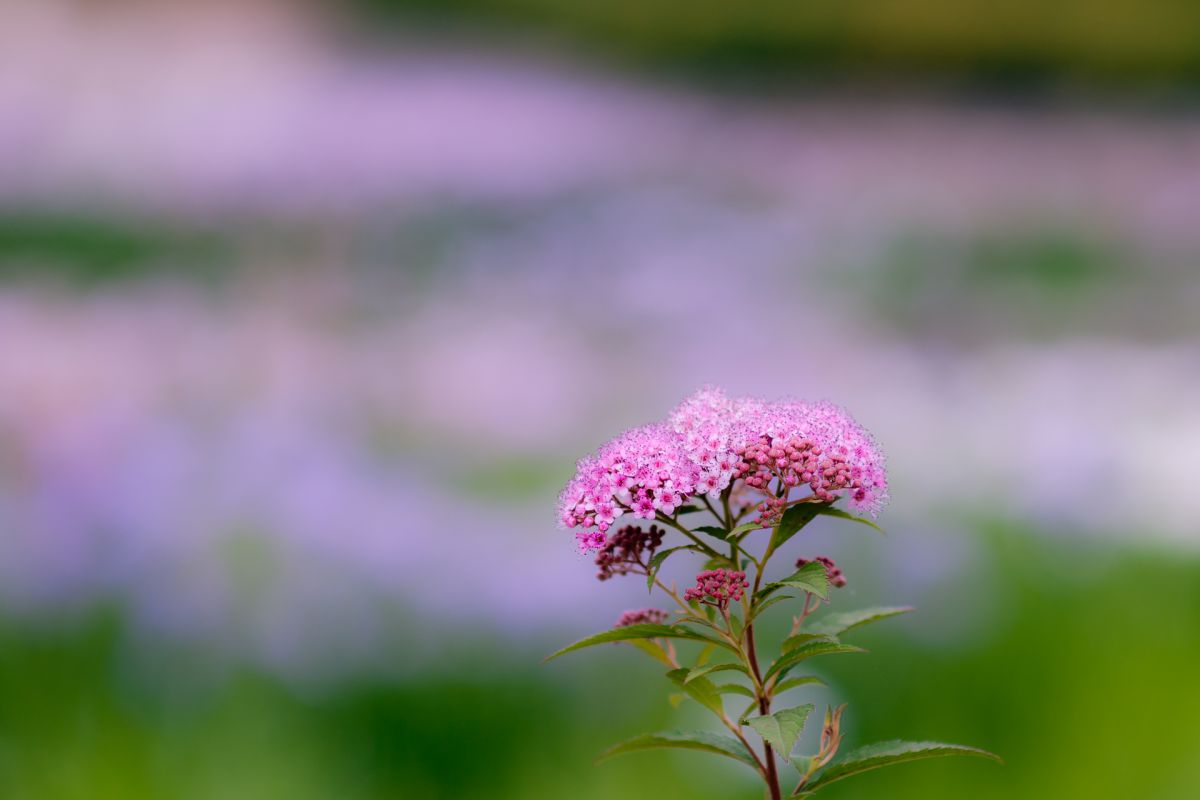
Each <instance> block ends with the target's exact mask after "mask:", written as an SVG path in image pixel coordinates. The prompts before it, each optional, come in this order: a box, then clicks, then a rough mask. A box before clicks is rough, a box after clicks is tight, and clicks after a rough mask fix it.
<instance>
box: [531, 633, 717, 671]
mask: <svg viewBox="0 0 1200 800" xmlns="http://www.w3.org/2000/svg"><path fill="white" fill-rule="evenodd" d="M658 638H662V639H692V640H695V641H701V642H713V640H712V639H710V638H709V637H707V636H704V635H702V634H700V633H698V632H697V631H694V630H692V629H690V628H685V627H683V626H682V625H651V624H647V625H627V626H625V627H624V628H613V629H612V630H608V631H604V632H603V633H597V634H596V635H595V636H589V637H587V638H586V639H580V640H579V641H578V642H574V643H573V644H569V645H567V646H566V647H564V648H563V649H561V650H559V651H557V652H554V653H551V654H550V655H548V656H546V658H544V659H543V663H545V662H546V661H551V660H553V659H556V658H558V657H559V656H561V655H566V654H567V653H570V652H573V651H575V650H582V649H583V648H585V647H592V646H593V645H597V644H605V643H607V642H623V641H626V640H628V639H658ZM713 643H714V644H717V642H713ZM720 644H721V645H722V646H723V647H728V648H729V649H733V648H731V647H729V645H728V644H725V643H720Z"/></svg>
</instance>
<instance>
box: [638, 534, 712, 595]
mask: <svg viewBox="0 0 1200 800" xmlns="http://www.w3.org/2000/svg"><path fill="white" fill-rule="evenodd" d="M680 550H695V551H696V552H697V553H699V552H701V551H700V548H698V547H696V546H695V545H694V544H685V545H681V546H679V547H669V548H667V549H666V550H659V551H658V552H657V553H655V554H654V556H653V557H652V558H651V559H650V564H649V565H648V566H649V569H647V570H646V589H647V590H650V591H653V589H654V579H655V578H657V577H658V571H659V570H660V569H662V565H663V562H664V561H666V560H667V558H669V557H670V556H671V554H672V553H678V552H679V551H680Z"/></svg>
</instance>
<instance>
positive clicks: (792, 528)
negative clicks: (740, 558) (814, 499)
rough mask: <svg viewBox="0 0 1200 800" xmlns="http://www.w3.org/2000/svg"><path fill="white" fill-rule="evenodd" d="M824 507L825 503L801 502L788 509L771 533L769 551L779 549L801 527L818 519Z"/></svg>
mask: <svg viewBox="0 0 1200 800" xmlns="http://www.w3.org/2000/svg"><path fill="white" fill-rule="evenodd" d="M822 507H825V504H824V503H799V504H797V505H794V506H792V507H791V508H789V509H786V510H785V511H784V512H783V516H782V517H780V518H779V523H778V524H777V525H776V526H775V530H774V532H773V533H772V534H771V542H770V544H768V545H767V552H768V553H772V552H774V551H776V550H778V549H779V548H780V547H781V546H782V545H783V543H784V542H786V541H787V540H788V539H791V538H792V537H793V536H795V535H796V534H797V533H799V532H800V529H801V528H803V527H804V526H805V525H807V524H808V523H810V522H812V521H813V520H814V519H816V516H817V514H820V513H821V508H822Z"/></svg>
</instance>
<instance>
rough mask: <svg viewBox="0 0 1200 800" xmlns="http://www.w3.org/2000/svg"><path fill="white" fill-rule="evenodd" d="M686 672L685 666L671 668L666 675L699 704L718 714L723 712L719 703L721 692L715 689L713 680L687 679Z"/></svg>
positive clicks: (723, 709)
mask: <svg viewBox="0 0 1200 800" xmlns="http://www.w3.org/2000/svg"><path fill="white" fill-rule="evenodd" d="M688 672H689V670H688V669H686V668H680V669H673V670H671V671H670V672H668V673H667V677H668V678H670V679H671V682H672V683H674V684H675V685H676V686H678V687H679V688H680V689H682V690H683V691H684V692H686V693H687V695H688V696H689V697H691V698H692V699H693V700H695V701H696V702H698V703H700V705H702V706H704V707H705V708H707V709H709V710H710V711H713V712H715V713H716V714H718V715H720V714H724V713H725V707H724V706H723V705H721V693H720V692H718V691H717V687H716V686H714V685H713V682H712V681H710V680H709V679H708V678H703V677H701V678H695V679H693V680H691V681H687V680H686V679H687V675H688Z"/></svg>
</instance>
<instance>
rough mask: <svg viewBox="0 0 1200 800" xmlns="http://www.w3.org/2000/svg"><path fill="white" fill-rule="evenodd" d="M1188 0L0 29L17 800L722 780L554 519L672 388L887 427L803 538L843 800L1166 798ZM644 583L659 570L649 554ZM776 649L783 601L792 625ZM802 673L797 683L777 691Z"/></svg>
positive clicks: (330, 14) (1180, 402)
mask: <svg viewBox="0 0 1200 800" xmlns="http://www.w3.org/2000/svg"><path fill="white" fill-rule="evenodd" d="M1198 31H1200V7H1197V6H1195V5H1194V4H1190V3H1182V2H1174V1H1173V0H1138V2H1134V0H1110V1H1109V2H1106V3H1104V4H1103V5H1097V4H1094V3H1082V2H1061V3H1056V4H1053V5H1049V6H1048V5H1046V4H1044V3H1032V2H1025V1H1024V0H1022V1H1021V2H1010V3H1005V4H1003V5H1001V6H996V5H995V4H981V3H962V2H952V1H951V0H841V2H837V3H832V2H826V1H825V0H816V2H809V3H784V2H763V3H736V2H732V1H730V2H726V0H693V2H690V3H680V2H675V0H640V1H639V2H636V3H634V2H626V1H625V0H618V1H613V2H608V3H601V4H580V3H569V2H565V0H452V1H450V0H443V2H429V1H428V0H351V1H350V2H342V3H336V4H335V3H332V2H328V3H321V2H317V1H316V0H311V2H308V3H292V2H284V0H223V1H220V2H218V1H215V0H205V1H204V2H201V0H194V1H185V0H172V1H171V2H166V0H162V2H150V0H142V1H141V2H138V1H136V0H107V1H106V0H86V1H85V0H74V2H70V1H67V0H36V1H35V0H27V1H26V2H22V0H8V1H7V2H5V3H3V4H0V796H4V797H11V798H22V799H25V798H30V799H32V800H43V799H45V800H56V799H58V798H63V799H64V800H65V799H68V798H70V799H73V798H121V799H122V800H137V799H140V798H185V799H187V800H191V799H192V798H195V799H196V800H200V799H201V798H222V799H223V798H286V799H287V800H302V799H303V798H331V797H337V798H347V799H348V800H357V799H358V798H364V799H365V798H412V799H413V800H424V799H425V798H454V799H455V800H469V799H471V798H551V797H572V798H581V799H585V798H625V797H629V798H640V797H647V798H658V799H659V800H671V799H673V798H690V797H697V796H703V797H710V798H715V797H729V798H747V799H748V798H754V797H758V796H759V792H758V789H757V788H756V785H755V783H754V781H753V780H752V777H753V776H752V775H750V774H749V773H746V774H742V773H741V772H739V771H738V770H739V768H738V767H736V766H731V765H727V762H720V761H719V760H713V759H709V758H708V757H706V756H703V755H696V754H691V753H678V754H675V753H655V754H647V755H638V756H630V757H628V758H627V759H623V760H617V761H614V762H611V763H606V764H604V765H602V766H600V767H593V766H592V759H593V757H594V756H595V755H596V754H598V753H599V752H600V751H602V750H603V749H604V748H606V747H607V746H608V745H610V744H612V743H613V742H616V741H619V740H621V739H624V738H627V737H629V736H632V735H634V734H637V733H640V732H642V731H646V730H655V729H661V728H676V727H689V726H691V725H693V724H703V718H702V715H701V713H700V712H699V711H698V710H697V709H696V708H688V707H687V706H686V705H685V706H684V707H682V708H680V709H678V710H675V709H672V708H670V707H669V706H668V704H667V702H666V699H665V698H666V694H667V692H666V691H665V689H666V687H667V684H666V682H665V681H664V680H663V678H662V677H661V675H660V674H659V673H660V672H661V670H660V669H659V668H657V667H656V666H654V665H653V664H651V663H650V662H648V661H647V660H645V659H642V658H641V657H640V655H639V654H637V653H636V652H634V651H633V650H631V649H629V648H622V647H612V648H601V649H599V650H594V651H592V652H591V653H590V654H582V655H580V656H577V657H569V658H565V659H562V660H561V661H556V662H554V663H553V664H551V665H548V666H542V665H541V664H540V663H539V662H540V659H541V658H542V656H543V655H545V654H546V653H547V652H550V651H551V650H553V649H555V648H556V647H558V646H560V645H561V644H563V643H565V642H567V641H572V640H574V639H576V638H579V637H581V636H583V635H585V634H587V633H591V632H594V631H597V630H601V629H603V628H605V627H607V626H609V625H611V624H612V622H613V621H614V620H615V619H616V617H617V616H618V614H619V613H620V612H621V611H623V610H625V609H627V608H636V607H640V606H643V605H645V604H646V602H647V601H646V599H645V594H644V589H642V588H640V581H637V580H635V579H628V580H626V581H620V580H617V581H613V582H611V583H606V584H603V585H601V584H600V583H598V582H597V581H595V580H594V578H593V574H594V569H593V568H592V566H591V564H590V562H589V561H588V560H587V559H584V558H582V557H580V556H578V555H576V553H575V549H574V545H573V540H572V537H571V536H570V535H569V534H566V533H564V532H562V531H558V530H556V528H555V522H554V503H555V497H556V494H557V492H558V490H559V488H560V487H561V485H562V484H563V483H564V482H565V481H566V480H567V478H568V477H569V476H570V474H571V472H572V469H573V463H574V460H575V459H576V458H577V457H579V456H581V455H583V454H584V453H587V452H589V451H591V450H593V449H594V448H595V447H596V446H598V445H599V444H600V443H601V442H602V441H603V440H604V439H606V438H607V437H609V436H611V435H613V434H615V433H616V432H617V431H619V430H620V429H622V428H624V427H627V426H630V425H634V424H640V423H642V422H645V421H649V420H653V419H657V418H661V417H662V416H664V415H665V414H666V413H667V411H668V410H669V409H670V408H671V407H672V406H673V405H674V404H675V403H676V402H677V401H678V400H679V399H681V398H682V397H683V396H684V395H685V394H687V393H689V392H691V391H692V390H694V389H695V388H697V387H698V386H700V385H701V384H704V383H707V382H715V383H720V384H723V385H724V386H725V387H726V388H727V389H728V390H729V391H730V392H731V393H734V394H743V393H752V394H762V395H768V396H777V395H798V396H801V397H808V398H814V399H816V398H828V399H832V400H835V401H837V402H839V403H841V404H843V405H845V406H846V407H848V408H849V409H850V410H851V411H852V412H853V413H854V414H855V415H856V416H857V417H858V418H859V419H860V421H862V422H863V423H864V424H865V425H866V426H867V427H868V428H870V429H871V430H872V431H874V432H875V433H876V434H877V436H878V437H879V439H880V440H881V441H882V443H883V446H884V448H885V449H886V450H887V452H888V454H889V463H890V468H891V475H892V484H893V501H892V504H891V505H890V507H889V508H888V509H887V510H886V512H885V514H884V515H883V517H882V519H881V522H882V523H883V524H884V525H885V527H886V528H887V529H888V535H887V536H886V537H879V536H877V535H875V534H873V533H870V532H867V531H866V529H865V528H862V529H859V526H849V527H850V528H851V529H846V528H845V526H842V527H838V526H833V525H829V526H823V525H822V524H821V523H817V524H814V525H813V526H812V528H811V529H810V530H811V532H809V531H806V532H805V534H804V536H802V537H797V539H795V540H793V542H792V543H791V544H789V547H790V548H791V549H792V550H793V551H794V552H789V554H788V555H789V556H790V557H796V556H800V555H808V556H811V555H816V554H826V555H830V556H833V557H834V558H836V559H837V560H838V562H839V565H841V566H843V568H844V569H845V571H846V573H847V575H848V577H849V581H850V585H849V587H848V588H847V589H844V590H842V591H841V592H840V594H839V595H838V596H837V598H836V600H837V602H838V604H839V605H840V607H841V608H842V609H848V608H854V607H858V606H863V605H869V604H876V603H883V604H901V603H906V604H913V605H916V606H917V607H918V609H919V613H917V614H915V615H912V616H911V618H905V619H903V620H900V621H897V622H890V623H887V624H886V625H881V626H879V628H878V630H867V631H864V632H862V633H860V634H858V635H857V639H856V642H858V643H861V644H863V645H865V646H867V647H869V648H870V649H871V650H872V654H871V655H870V656H866V657H856V658H846V659H842V660H838V659H831V660H830V662H829V663H826V664H823V665H821V668H820V672H821V674H822V675H823V676H824V677H825V678H826V679H827V681H828V683H829V688H828V689H820V690H809V691H808V699H809V700H811V701H812V702H817V703H826V702H831V703H832V702H841V701H842V700H847V701H849V702H850V703H851V706H850V710H849V712H848V713H847V724H848V726H849V737H848V743H847V746H850V745H854V744H860V743H865V742H868V741H872V740H876V739H885V738H910V739H924V738H933V739H942V740H946V741H953V742H964V743H969V744H975V745H979V746H982V747H986V748H988V749H991V750H995V751H997V752H999V753H1001V754H1002V755H1004V756H1005V758H1006V759H1007V761H1008V765H1007V766H1006V767H1004V768H997V767H994V766H992V765H988V764H986V763H983V762H978V763H976V762H963V763H957V762H952V761H945V762H938V763H931V764H920V765H913V766H908V767H902V768H897V769H895V770H893V771H889V772H885V773H874V774H872V775H869V776H865V777H863V778H860V779H856V780H855V781H849V782H846V783H845V784H838V785H837V786H835V787H834V788H831V789H830V790H829V797H830V798H831V800H837V798H843V799H844V800H851V799H854V798H871V797H884V796H886V797H888V798H895V799H897V800H904V799H905V798H961V797H964V796H970V797H974V798H978V799H979V800H986V799H987V798H996V799H997V800H999V798H1005V799H1006V800H1007V798H1013V797H1037V798H1041V797H1064V798H1076V797H1078V798H1126V797H1137V798H1142V799H1145V800H1168V799H1170V800H1174V799H1175V798H1195V797H1197V796H1200V729H1197V726H1196V722H1195V720H1196V719H1197V718H1198V717H1200V686H1198V685H1197V681H1196V677H1197V674H1198V673H1200V525H1198V524H1197V519H1200V491H1198V490H1200V483H1198V479H1197V474H1198V473H1197V458H1198V456H1197V454H1198V453H1200V278H1198V276H1197V266H1198V263H1200V116H1198V114H1197V110H1198V108H1200V106H1198V104H1197V96H1198V95H1197V89H1198V88H1200V33H1198ZM675 569H676V572H675V574H674V575H673V576H672V577H674V578H675V579H677V580H681V581H682V580H686V579H687V577H688V576H687V569H686V567H685V566H684V565H683V564H682V562H681V561H680V562H677V563H676V564H675ZM777 624H779V625H782V624H783V620H778V621H777ZM797 699H798V700H799V699H800V695H799V694H798V697H797Z"/></svg>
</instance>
